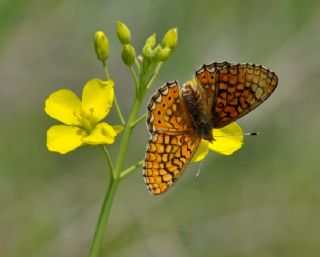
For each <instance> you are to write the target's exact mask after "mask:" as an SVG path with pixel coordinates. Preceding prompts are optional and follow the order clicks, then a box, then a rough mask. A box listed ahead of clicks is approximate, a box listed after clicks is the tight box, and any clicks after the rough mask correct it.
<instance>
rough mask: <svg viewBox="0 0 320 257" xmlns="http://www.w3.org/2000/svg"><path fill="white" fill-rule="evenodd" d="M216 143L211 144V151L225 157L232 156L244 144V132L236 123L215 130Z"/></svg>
mask: <svg viewBox="0 0 320 257" xmlns="http://www.w3.org/2000/svg"><path fill="white" fill-rule="evenodd" d="M213 138H214V139H215V141H213V142H212V143H209V149H210V150H212V151H215V152H217V153H220V154H223V155H231V154H233V153H234V152H235V151H237V150H239V149H240V148H241V147H242V144H243V130H242V128H241V127H240V126H239V125H238V124H237V123H235V122H233V123H231V124H229V125H228V126H225V127H223V128H220V129H213Z"/></svg>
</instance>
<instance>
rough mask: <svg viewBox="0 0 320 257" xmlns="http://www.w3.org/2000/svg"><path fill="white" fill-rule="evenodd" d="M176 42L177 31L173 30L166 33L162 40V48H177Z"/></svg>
mask: <svg viewBox="0 0 320 257" xmlns="http://www.w3.org/2000/svg"><path fill="white" fill-rule="evenodd" d="M177 41H178V29H177V28H173V29H170V30H168V31H167V33H166V34H165V35H164V37H163V39H162V45H163V47H164V48H165V47H169V48H170V49H171V50H174V49H175V48H176V46H177Z"/></svg>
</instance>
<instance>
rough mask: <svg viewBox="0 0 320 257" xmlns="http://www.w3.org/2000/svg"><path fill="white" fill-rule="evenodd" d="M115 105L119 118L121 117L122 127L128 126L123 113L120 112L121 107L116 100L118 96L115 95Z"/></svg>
mask: <svg viewBox="0 0 320 257" xmlns="http://www.w3.org/2000/svg"><path fill="white" fill-rule="evenodd" d="M113 103H114V107H115V108H116V111H117V113H118V116H119V119H120V122H121V125H122V126H125V125H126V122H125V120H124V118H123V116H122V113H121V110H120V107H119V104H118V100H117V98H116V94H114V98H113Z"/></svg>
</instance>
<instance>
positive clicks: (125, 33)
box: [117, 21, 131, 45]
mask: <svg viewBox="0 0 320 257" xmlns="http://www.w3.org/2000/svg"><path fill="white" fill-rule="evenodd" d="M117 36H118V38H119V41H120V42H121V44H123V45H126V44H129V43H130V40H131V33H130V30H129V29H128V27H127V26H126V24H124V23H122V22H120V21H117Z"/></svg>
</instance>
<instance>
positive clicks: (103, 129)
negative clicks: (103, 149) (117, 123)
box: [83, 122, 117, 145]
mask: <svg viewBox="0 0 320 257" xmlns="http://www.w3.org/2000/svg"><path fill="white" fill-rule="evenodd" d="M116 135H117V132H116V131H115V130H114V128H113V127H112V126H111V125H109V124H108V123H106V122H101V123H99V124H98V125H97V126H96V127H95V128H94V130H92V132H91V134H90V135H89V136H87V137H85V138H83V142H85V143H87V144H90V145H100V144H112V143H113V142H114V140H115V137H116Z"/></svg>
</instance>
